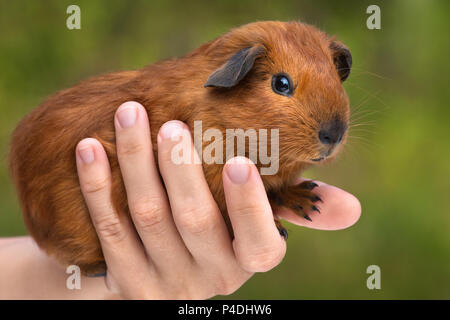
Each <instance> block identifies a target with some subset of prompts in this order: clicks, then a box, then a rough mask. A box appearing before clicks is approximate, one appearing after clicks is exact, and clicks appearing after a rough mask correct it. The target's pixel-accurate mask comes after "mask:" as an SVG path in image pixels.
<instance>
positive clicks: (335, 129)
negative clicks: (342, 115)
mask: <svg viewBox="0 0 450 320" xmlns="http://www.w3.org/2000/svg"><path fill="white" fill-rule="evenodd" d="M346 130H347V125H346V124H345V123H344V122H342V121H341V120H333V121H330V122H327V123H325V124H323V125H322V126H321V128H320V131H319V140H320V142H322V143H323V144H338V143H340V142H341V140H342V137H343V136H344V134H345V131H346Z"/></svg>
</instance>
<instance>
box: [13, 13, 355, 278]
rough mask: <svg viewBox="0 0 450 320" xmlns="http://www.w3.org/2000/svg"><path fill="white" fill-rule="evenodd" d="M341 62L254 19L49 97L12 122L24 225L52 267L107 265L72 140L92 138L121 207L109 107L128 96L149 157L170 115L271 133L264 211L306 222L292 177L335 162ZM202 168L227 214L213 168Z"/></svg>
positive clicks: (291, 26) (92, 269)
mask: <svg viewBox="0 0 450 320" xmlns="http://www.w3.org/2000/svg"><path fill="white" fill-rule="evenodd" d="M351 64H352V56H351V54H350V52H349V50H348V49H347V48H346V47H345V46H344V45H343V44H342V43H340V42H338V41H337V40H335V39H334V38H332V37H330V36H328V35H327V34H325V33H324V32H322V31H319V30H318V29H316V28H314V27H312V26H310V25H306V24H302V23H299V22H275V21H268V22H256V23H251V24H247V25H244V26H241V27H238V28H235V29H232V30H231V31H229V32H228V33H226V34H224V35H222V36H221V37H219V38H217V39H215V40H213V41H210V42H208V43H206V44H203V45H202V46H200V47H199V48H197V49H195V50H194V51H192V52H191V53H189V54H187V55H185V56H183V57H181V58H178V59H170V60H164V61H161V62H158V63H156V64H153V65H150V66H147V67H145V68H143V69H141V70H136V71H124V72H116V73H110V74H106V75H101V76H98V77H94V78H91V79H88V80H85V81H83V82H81V83H79V84H77V85H75V86H74V87H72V88H69V89H65V90H62V91H60V92H58V93H56V94H54V95H52V96H50V97H49V98H48V99H47V100H46V101H45V102H44V103H42V104H41V105H40V106H39V107H38V108H36V109H34V110H33V111H32V112H31V113H30V114H28V115H27V116H25V117H24V118H23V119H22V120H21V122H20V123H19V125H18V126H17V128H16V129H15V131H14V132H13V135H12V140H11V147H10V155H9V163H10V171H11V175H12V177H13V180H14V183H15V185H16V188H17V192H18V195H19V199H20V203H21V208H22V211H23V214H24V220H25V224H26V226H27V229H28V230H29V232H30V234H31V236H32V237H33V238H34V240H35V241H36V242H37V244H38V245H39V246H40V247H41V248H42V249H43V250H45V251H46V252H47V254H49V255H51V256H54V257H55V258H56V259H57V260H58V261H59V262H60V263H62V264H64V265H68V264H75V265H78V266H79V267H80V268H81V270H82V271H83V272H84V273H85V274H97V273H102V272H104V271H105V268H106V265H105V261H104V257H103V254H102V250H101V247H100V243H99V240H98V237H97V234H96V232H95V230H94V227H93V225H92V222H91V219H90V215H89V212H88V209H87V207H86V205H85V202H84V199H83V196H82V193H81V190H80V185H79V180H78V176H77V169H76V162H75V147H76V145H77V143H78V142H79V141H80V140H82V139H84V138H87V137H93V138H96V139H98V140H99V141H100V142H101V143H102V145H103V146H104V148H105V150H106V153H107V156H108V159H109V161H110V166H111V171H112V177H113V187H112V199H113V204H114V206H115V208H116V210H117V212H118V213H120V214H129V211H128V205H127V199H126V192H125V188H124V185H123V181H122V178H121V173H120V168H119V165H118V160H117V156H116V148H115V133H114V114H115V111H116V109H117V108H118V106H119V105H121V104H122V103H124V102H126V101H129V100H133V101H137V102H139V103H141V104H142V105H143V106H144V107H145V108H146V110H147V112H148V115H149V121H150V126H151V138H152V142H153V148H154V152H155V153H156V152H157V150H156V149H157V143H156V137H157V133H158V131H159V129H160V127H161V126H162V124H163V123H165V122H166V121H169V120H174V119H177V120H181V121H183V122H185V123H186V124H187V125H188V126H189V128H190V129H191V131H192V132H193V128H194V121H199V120H201V121H202V127H203V130H206V129H208V128H216V129H218V130H220V131H222V132H224V133H225V131H226V129H227V128H242V129H243V130H246V129H250V128H253V129H256V130H258V129H271V128H277V129H279V141H278V148H279V157H278V166H279V168H278V171H277V172H276V173H274V174H271V175H261V177H262V181H263V183H264V186H265V189H266V191H267V194H268V198H269V201H270V203H271V205H272V206H273V207H274V208H275V207H277V206H278V207H286V208H289V209H291V210H294V211H295V212H297V213H298V214H299V215H301V216H302V217H304V218H305V219H310V217H309V216H308V215H307V213H308V212H310V210H317V211H318V210H319V208H318V207H317V206H316V204H317V205H318V202H317V201H320V200H321V199H320V198H319V197H318V196H317V195H316V194H315V193H314V190H313V189H314V187H315V186H317V185H316V184H315V183H314V182H313V181H306V182H303V183H301V184H298V185H294V182H295V180H296V179H297V178H298V177H299V175H300V174H301V172H302V170H304V169H305V168H306V167H308V166H310V165H312V164H317V163H321V162H324V161H328V160H329V159H332V158H334V157H335V155H336V154H337V153H338V151H339V150H340V149H341V146H342V145H343V144H344V142H345V140H346V136H347V128H348V123H349V115H350V108H349V100H348V97H347V94H346V92H345V90H344V88H343V86H342V82H343V81H344V80H345V79H346V78H347V77H348V76H349V73H350V68H351ZM204 143H206V142H204ZM248 151H249V150H248V148H247V149H246V155H247V154H248ZM226 160H227V159H225V161H226ZM255 164H256V166H257V167H258V168H260V167H262V166H263V164H262V163H260V162H258V161H256V163H255ZM202 166H203V171H204V173H205V177H206V180H207V182H208V184H209V187H210V189H211V192H212V194H213V196H214V199H215V200H216V202H217V204H218V206H219V208H220V210H221V212H222V213H223V216H224V218H225V220H226V221H228V216H227V209H226V204H225V197H224V192H223V186H222V169H223V164H220V163H218V164H217V163H213V164H206V163H202ZM274 221H275V224H276V225H277V227H278V229H279V231H280V234H281V235H282V236H285V237H287V233H286V230H285V229H284V228H283V227H282V225H281V224H280V222H279V221H278V220H277V219H274Z"/></svg>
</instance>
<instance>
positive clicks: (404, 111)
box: [0, 0, 450, 299]
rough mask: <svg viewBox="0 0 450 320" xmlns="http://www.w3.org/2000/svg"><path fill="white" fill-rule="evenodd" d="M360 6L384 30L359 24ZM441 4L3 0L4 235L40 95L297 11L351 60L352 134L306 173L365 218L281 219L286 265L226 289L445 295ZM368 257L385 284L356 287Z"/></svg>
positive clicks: (0, 212) (448, 152) (446, 8)
mask: <svg viewBox="0 0 450 320" xmlns="http://www.w3.org/2000/svg"><path fill="white" fill-rule="evenodd" d="M70 4H78V5H79V6H80V7H81V21H82V22H81V26H82V29H81V30H73V31H71V30H68V29H67V28H66V19H67V17H68V15H67V14H66V8H67V6H68V5H70ZM370 4H377V5H379V6H380V8H381V27H382V29H381V30H368V29H367V28H366V19H367V17H368V16H369V15H368V14H366V8H367V7H368V6H369V5H370ZM449 12H450V2H449V1H418V0H416V1H372V0H371V1H319V0H315V1H300V0H295V1H280V0H276V1H261V0H258V1H244V0H228V1H167V0H164V1H162V0H161V1H110V0H108V1H75V0H70V1H66V0H58V1H31V0H30V1H4V0H1V2H0V152H1V163H0V236H3V237H7V236H14V235H22V234H25V233H26V230H25V228H24V225H23V222H22V217H21V212H20V209H19V205H18V201H17V198H16V195H15V192H14V189H13V186H12V184H11V181H10V178H9V175H8V171H7V165H6V155H7V150H8V142H9V136H10V134H11V132H12V130H13V129H14V127H15V126H16V124H17V122H18V121H19V120H20V118H22V117H23V116H24V115H25V114H27V113H28V112H29V111H30V110H32V109H33V108H34V107H36V106H37V105H38V104H39V103H40V102H41V101H43V99H44V98H45V97H46V96H47V95H49V94H51V93H53V92H55V91H56V90H59V89H62V88H66V87H70V86H72V85H74V84H75V83H77V82H78V81H80V80H82V79H84V78H86V77H88V76H93V75H98V74H101V73H105V72H110V71H115V70H124V69H136V68H141V67H143V66H145V65H147V64H149V63H153V62H156V61H158V60H160V59H163V58H168V57H173V56H180V55H182V54H184V53H186V52H188V51H190V50H192V49H194V48H196V47H197V46H199V45H200V44H201V43H203V42H205V41H208V40H211V39H213V38H215V37H217V36H219V35H220V34H222V33H224V32H226V31H227V30H228V29H229V28H231V27H235V26H238V25H241V24H244V23H248V22H253V21H256V20H284V21H286V20H301V21H303V22H307V23H311V24H314V25H316V26H318V27H319V28H321V29H323V30H325V31H326V32H328V33H329V34H334V35H337V36H338V38H339V39H340V40H342V41H343V42H344V43H345V44H346V45H347V46H348V47H349V48H350V49H351V51H352V54H353V62H354V65H353V69H352V73H351V75H350V78H349V79H348V80H347V81H346V82H345V84H344V86H345V87H346V89H347V92H348V94H349V97H350V100H351V104H352V108H353V113H354V114H353V116H352V118H353V124H354V126H353V127H352V129H351V133H350V134H351V138H350V140H349V143H348V144H347V146H346V148H345V151H344V152H343V154H342V155H341V156H340V157H339V159H338V161H336V162H335V163H333V164H330V165H327V166H326V167H320V168H316V169H314V170H312V171H310V172H308V173H307V175H308V177H311V178H315V179H320V180H322V181H326V182H327V183H330V184H334V185H337V186H340V187H342V188H344V189H346V190H348V191H350V192H352V193H353V194H355V195H356V196H357V197H358V198H359V199H360V201H361V204H362V208H363V212H362V216H361V219H360V221H359V222H358V223H357V224H356V225H354V226H353V227H351V228H350V229H347V230H343V231H336V232H325V231H316V230H309V229H306V228H300V227H295V226H293V225H289V226H288V229H289V230H290V238H289V241H288V252H287V255H286V257H285V259H284V261H283V262H282V264H281V265H279V266H278V267H277V268H276V269H274V270H272V271H270V272H267V273H264V274H257V275H256V276H254V277H253V278H252V279H251V280H250V281H248V282H247V283H246V284H245V285H244V286H243V287H242V288H241V289H240V290H238V291H237V292H236V293H235V294H233V295H231V296H230V298H238V299H239V298H250V299H253V298H262V299H266V298H267V299H282V298H284V299H304V298H310V299H320V298H324V299H328V298H338V299H341V298H354V299H381V298H387V299H390V298H399V299H410V298H415V299H417V298H425V299H429V298H446V299H449V298H450V232H449V231H450V161H449V159H450V130H449V124H450V107H449V105H448V104H449V101H450V90H449V88H448V86H449V84H450V82H449V72H450V70H449V69H450V68H449V63H448V60H447V59H448V58H449V56H450V55H449V54H450V50H449V49H450V46H449V40H448V39H449V37H448V31H449V30H450V22H449V19H448V13H449ZM0 263H4V261H2V262H0ZM372 264H375V265H378V266H380V268H381V275H382V276H381V286H382V287H381V290H368V289H367V287H366V279H367V277H368V276H369V275H368V274H366V268H367V267H368V266H369V265H372Z"/></svg>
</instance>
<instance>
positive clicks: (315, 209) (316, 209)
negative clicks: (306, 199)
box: [311, 206, 320, 213]
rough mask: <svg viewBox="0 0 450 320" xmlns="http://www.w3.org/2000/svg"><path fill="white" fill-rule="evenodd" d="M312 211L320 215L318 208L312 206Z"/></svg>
mask: <svg viewBox="0 0 450 320" xmlns="http://www.w3.org/2000/svg"><path fill="white" fill-rule="evenodd" d="M311 209H312V210H313V211H317V212H318V213H320V210H319V208H317V207H316V206H312V207H311Z"/></svg>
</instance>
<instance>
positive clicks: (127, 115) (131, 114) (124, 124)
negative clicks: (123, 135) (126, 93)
mask: <svg viewBox="0 0 450 320" xmlns="http://www.w3.org/2000/svg"><path fill="white" fill-rule="evenodd" d="M136 118H137V108H136V106H134V105H131V104H124V105H122V106H121V107H120V108H119V110H118V111H117V120H119V124H120V127H121V128H130V127H132V126H134V124H135V123H136Z"/></svg>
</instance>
